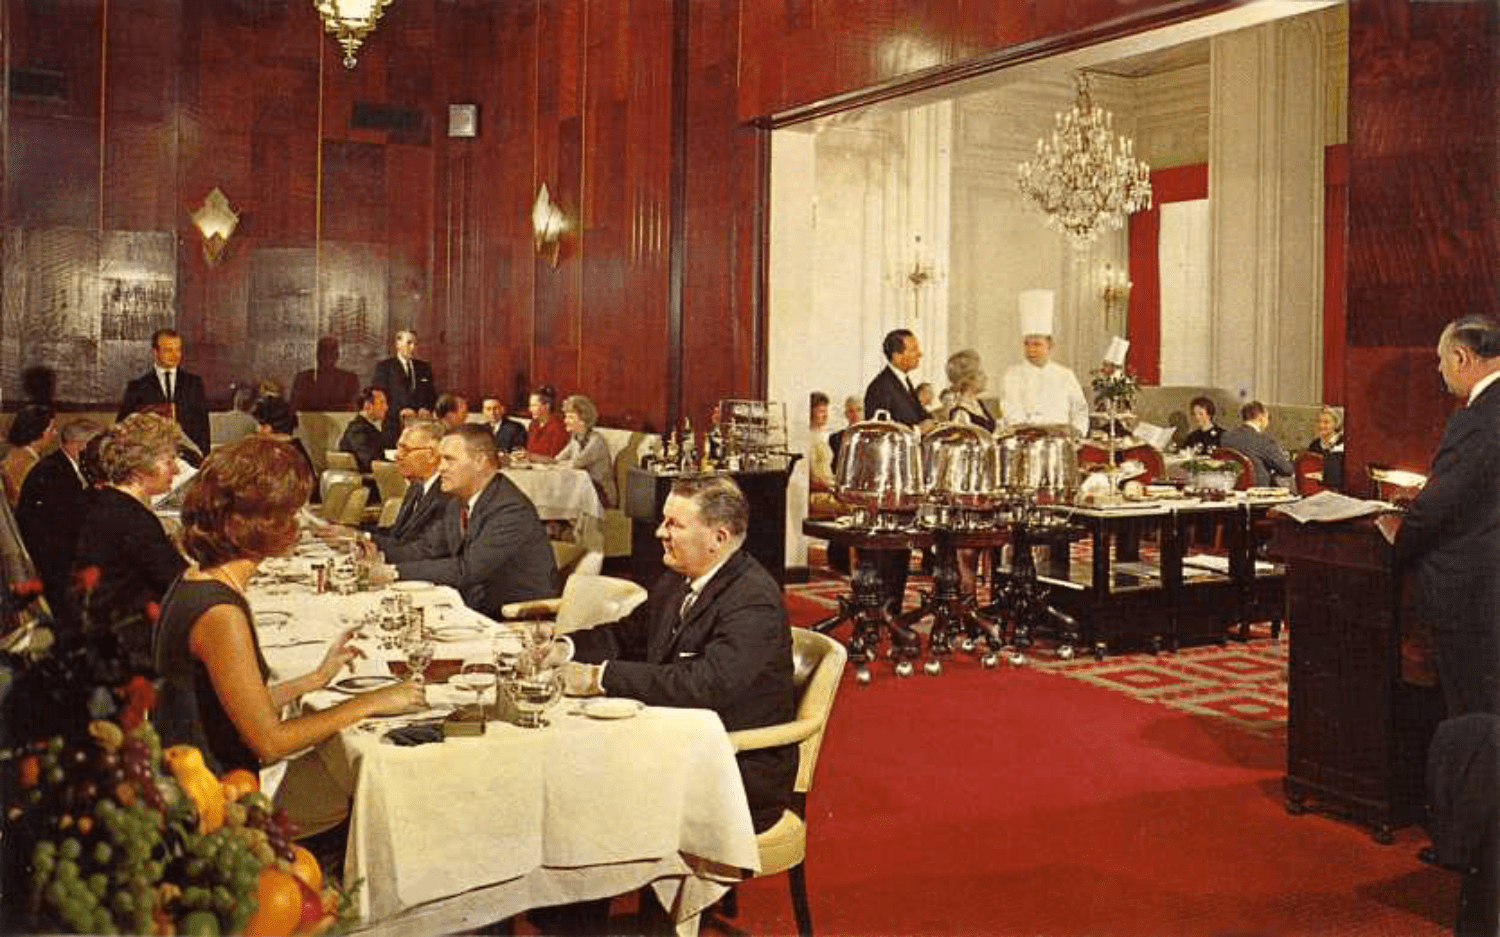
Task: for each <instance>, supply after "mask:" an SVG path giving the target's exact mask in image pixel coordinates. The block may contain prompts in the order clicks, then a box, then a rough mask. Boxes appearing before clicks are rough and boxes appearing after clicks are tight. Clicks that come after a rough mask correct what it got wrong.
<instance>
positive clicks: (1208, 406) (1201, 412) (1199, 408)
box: [1182, 397, 1224, 455]
mask: <svg viewBox="0 0 1500 937" xmlns="http://www.w3.org/2000/svg"><path fill="white" fill-rule="evenodd" d="M1188 412H1189V413H1190V414H1191V415H1192V419H1193V427H1194V428H1193V431H1192V432H1191V433H1188V437H1187V439H1184V440H1183V441H1182V448H1183V451H1185V452H1197V453H1199V454H1201V455H1208V454H1209V453H1210V452H1213V451H1214V450H1215V449H1217V448H1219V445H1220V442H1219V441H1220V440H1221V439H1222V438H1223V437H1224V427H1222V426H1220V425H1219V424H1217V423H1215V422H1214V414H1215V413H1217V412H1218V410H1217V408H1216V407H1215V406H1214V402H1213V401H1212V400H1209V399H1208V398H1207V397H1194V398H1193V399H1192V402H1191V403H1189V404H1188Z"/></svg>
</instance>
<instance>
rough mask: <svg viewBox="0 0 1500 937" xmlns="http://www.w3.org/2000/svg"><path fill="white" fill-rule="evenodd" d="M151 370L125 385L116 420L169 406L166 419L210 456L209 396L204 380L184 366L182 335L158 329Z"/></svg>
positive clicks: (153, 343)
mask: <svg viewBox="0 0 1500 937" xmlns="http://www.w3.org/2000/svg"><path fill="white" fill-rule="evenodd" d="M151 357H152V359H153V362H152V367H151V370H149V371H147V372H146V373H145V374H142V375H141V376H140V377H138V378H136V379H135V380H133V381H131V382H130V383H129V384H126V385H125V396H124V397H123V398H121V400H120V412H119V413H118V414H116V415H115V419H116V420H117V421H118V420H123V419H125V418H126V417H127V416H130V414H132V413H135V412H137V411H140V410H145V409H148V408H151V407H154V406H156V405H165V409H166V414H165V415H166V417H167V419H169V420H172V421H173V422H175V423H177V425H178V426H181V427H182V432H183V433H184V434H185V435H186V436H187V438H188V439H190V440H192V442H193V445H194V446H196V447H198V454H199V456H200V457H201V456H204V455H207V454H208V445H209V431H208V397H207V396H206V394H205V393H204V390H203V378H201V377H199V376H198V375H196V374H189V373H188V372H187V371H184V370H182V368H180V367H179V365H180V364H182V336H180V335H178V334H177V331H176V330H175V329H157V330H156V332H155V333H154V334H153V335H152V336H151Z"/></svg>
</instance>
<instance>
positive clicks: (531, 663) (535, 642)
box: [516, 622, 553, 677]
mask: <svg viewBox="0 0 1500 937" xmlns="http://www.w3.org/2000/svg"><path fill="white" fill-rule="evenodd" d="M516 631H517V632H519V633H520V635H521V656H520V657H518V658H517V659H516V674H517V676H521V677H535V676H538V675H539V674H540V672H541V670H542V662H543V661H545V660H546V659H547V654H548V653H549V652H550V651H551V650H552V643H553V642H552V625H551V624H550V623H541V622H520V623H518V624H517V625H516Z"/></svg>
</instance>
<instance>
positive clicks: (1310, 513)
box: [1276, 491, 1398, 524]
mask: <svg viewBox="0 0 1500 937" xmlns="http://www.w3.org/2000/svg"><path fill="white" fill-rule="evenodd" d="M1276 510H1277V511H1278V512H1280V513H1282V514H1285V515H1286V516H1287V517H1290V518H1291V519H1292V520H1294V521H1296V522H1297V523H1299V524H1306V523H1308V522H1309V521H1313V522H1317V523H1332V522H1335V521H1347V520H1351V519H1353V518H1356V517H1368V516H1370V515H1372V514H1384V513H1387V512H1389V511H1395V510H1398V508H1397V507H1396V506H1395V505H1394V504H1391V503H1390V502H1388V501H1365V500H1363V499H1361V498H1351V497H1349V496H1348V495H1343V494H1339V493H1338V492H1336V491H1320V492H1318V493H1317V494H1315V495H1312V496H1310V497H1306V498H1303V499H1302V500H1301V501H1298V502H1296V503H1294V504H1287V505H1283V506H1282V507H1279V508H1277V509H1276Z"/></svg>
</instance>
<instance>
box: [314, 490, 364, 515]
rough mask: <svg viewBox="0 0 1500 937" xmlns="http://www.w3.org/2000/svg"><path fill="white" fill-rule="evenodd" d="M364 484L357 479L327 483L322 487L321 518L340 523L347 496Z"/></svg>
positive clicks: (347, 499)
mask: <svg viewBox="0 0 1500 937" xmlns="http://www.w3.org/2000/svg"><path fill="white" fill-rule="evenodd" d="M363 487H364V485H363V484H362V483H361V482H358V481H349V480H347V479H340V480H338V481H334V482H331V483H329V484H328V485H327V486H326V487H324V489H323V503H322V505H321V506H320V510H321V512H322V515H323V520H325V521H329V522H330V523H334V524H342V523H343V521H342V520H341V518H343V516H344V505H345V504H346V503H348V501H349V496H350V495H351V494H352V493H353V492H354V491H355V489H358V488H363Z"/></svg>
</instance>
